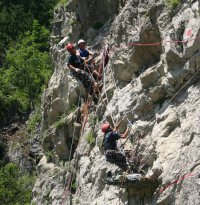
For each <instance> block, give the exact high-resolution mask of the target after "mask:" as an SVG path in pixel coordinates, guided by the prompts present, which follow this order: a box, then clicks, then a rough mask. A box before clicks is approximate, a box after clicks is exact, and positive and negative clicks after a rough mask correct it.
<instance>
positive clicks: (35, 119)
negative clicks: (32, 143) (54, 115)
mask: <svg viewBox="0 0 200 205" xmlns="http://www.w3.org/2000/svg"><path fill="white" fill-rule="evenodd" d="M41 120H42V114H41V112H40V110H38V111H37V112H35V113H34V114H33V115H32V116H31V117H30V118H29V120H28V124H27V131H28V132H31V133H35V126H36V125H37V124H38V123H40V122H41Z"/></svg>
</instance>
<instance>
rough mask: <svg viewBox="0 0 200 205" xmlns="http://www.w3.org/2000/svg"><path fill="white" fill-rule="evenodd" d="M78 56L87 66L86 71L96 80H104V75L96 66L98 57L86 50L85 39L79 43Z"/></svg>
mask: <svg viewBox="0 0 200 205" xmlns="http://www.w3.org/2000/svg"><path fill="white" fill-rule="evenodd" d="M77 55H79V56H80V58H81V59H82V60H83V62H84V64H85V71H86V72H89V73H92V75H93V76H94V78H95V79H98V80H100V79H101V78H102V75H101V74H99V73H98V72H97V70H96V69H95V64H94V58H95V57H96V55H95V54H93V53H92V52H90V51H89V50H87V49H86V43H85V41H84V40H83V39H80V40H79V41H78V50H77Z"/></svg>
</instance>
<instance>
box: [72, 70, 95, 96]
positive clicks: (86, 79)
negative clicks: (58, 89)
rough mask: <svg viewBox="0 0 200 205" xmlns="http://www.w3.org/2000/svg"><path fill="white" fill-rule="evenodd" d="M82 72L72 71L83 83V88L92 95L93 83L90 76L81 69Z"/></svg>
mask: <svg viewBox="0 0 200 205" xmlns="http://www.w3.org/2000/svg"><path fill="white" fill-rule="evenodd" d="M82 72H83V73H76V72H73V76H74V77H75V78H76V79H78V80H80V81H81V83H82V84H83V86H84V88H85V89H86V90H87V92H88V93H89V94H90V95H92V94H93V85H94V82H93V80H92V77H91V76H90V75H89V74H88V73H87V72H85V71H82Z"/></svg>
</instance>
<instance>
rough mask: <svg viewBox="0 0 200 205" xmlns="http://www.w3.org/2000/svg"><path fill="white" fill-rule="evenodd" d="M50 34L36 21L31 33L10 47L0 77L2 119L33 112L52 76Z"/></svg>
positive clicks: (27, 33)
mask: <svg viewBox="0 0 200 205" xmlns="http://www.w3.org/2000/svg"><path fill="white" fill-rule="evenodd" d="M48 38H49V31H48V30H47V29H46V28H45V27H44V26H40V24H39V23H38V22H37V21H36V20H35V21H33V25H32V28H31V31H27V32H25V34H24V36H23V37H21V39H20V40H19V42H18V43H16V44H14V45H12V46H10V47H9V50H8V52H7V55H6V59H5V63H4V67H3V68H2V69H1V77H0V119H1V118H3V119H5V118H6V116H7V115H9V114H10V113H13V114H14V113H20V112H23V111H26V110H28V109H33V108H34V105H35V103H37V101H38V100H40V99H39V97H40V94H41V92H42V88H43V86H44V85H45V84H46V83H47V80H48V78H49V76H50V74H51V71H52V68H51V60H50V57H49V53H48Z"/></svg>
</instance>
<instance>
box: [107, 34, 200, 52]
mask: <svg viewBox="0 0 200 205" xmlns="http://www.w3.org/2000/svg"><path fill="white" fill-rule="evenodd" d="M195 40H200V37H196V38H188V39H187V40H166V41H161V42H155V43H151V42H149V43H143V42H141V43H140V42H132V43H128V44H125V45H121V46H112V47H111V49H110V50H111V51H114V50H115V49H120V48H124V46H127V47H130V46H138V47H142V46H144V47H148V46H160V45H162V44H166V43H175V44H178V43H182V44H187V43H188V42H190V41H195Z"/></svg>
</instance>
